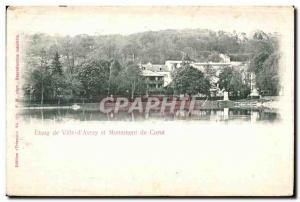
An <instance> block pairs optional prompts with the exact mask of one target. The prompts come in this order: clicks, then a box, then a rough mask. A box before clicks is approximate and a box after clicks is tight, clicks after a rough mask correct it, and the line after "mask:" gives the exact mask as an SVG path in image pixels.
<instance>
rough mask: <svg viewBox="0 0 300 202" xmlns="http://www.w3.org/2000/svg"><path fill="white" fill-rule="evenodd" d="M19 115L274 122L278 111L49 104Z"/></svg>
mask: <svg viewBox="0 0 300 202" xmlns="http://www.w3.org/2000/svg"><path fill="white" fill-rule="evenodd" d="M19 115H20V117H21V119H22V120H23V121H25V122H31V121H47V120H50V121H54V122H66V121H74V120H75V121H87V122H88V121H149V120H163V121H176V120H186V121H189V120H193V121H195V120H197V121H211V122H230V121H243V122H257V121H258V122H263V121H266V122H274V121H279V120H280V114H279V113H277V112H276V111H274V110H269V109H241V108H223V109H201V110H195V111H193V112H192V113H189V112H188V111H187V110H176V111H175V112H174V113H168V112H165V113H161V112H160V111H158V110H157V111H150V112H149V113H139V112H138V111H136V112H133V113H128V112H119V113H116V114H115V113H108V114H105V113H102V112H100V111H99V110H96V109H78V110H74V109H72V108H51V109H47V108H44V109H22V110H20V111H19Z"/></svg>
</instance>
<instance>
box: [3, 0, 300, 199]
mask: <svg viewBox="0 0 300 202" xmlns="http://www.w3.org/2000/svg"><path fill="white" fill-rule="evenodd" d="M299 2H300V1H299V0H298V1H297V0H244V1H233V0H213V1H209V0H206V1H197V0H185V1H184V0H165V1H162V0H148V1H143V2H141V1H137V0H104V1H96V0H62V1H51V0H43V1H42V0H27V1H24V0H23V1H22V0H2V1H1V2H0V5H1V7H0V15H1V17H0V30H1V31H0V46H1V48H0V112H1V113H0V136H1V139H0V158H1V162H0V165H1V166H0V190H1V194H0V201H8V200H9V198H7V197H6V196H5V135H6V133H5V83H6V81H5V80H6V78H5V10H6V9H5V6H6V5H210V6H217V5H273V6H276V5H294V6H295V7H296V8H298V15H299V8H300V3H299ZM297 27H299V20H297ZM298 43H299V40H298ZM298 43H297V44H296V45H297V47H298ZM296 57H297V58H299V51H298V53H297V56H296ZM296 68H297V69H298V67H296ZM299 72H300V71H299V70H298V71H297V77H298V78H299V75H300V73H299ZM299 89H300V88H299V85H298V88H297V90H298V91H297V94H299V93H300V90H299ZM298 104H299V100H298ZM298 112H299V109H298V111H297V113H298ZM298 123H299V119H298ZM298 123H297V125H298ZM297 140H298V141H299V137H298V138H297ZM297 145H298V142H297ZM297 157H299V154H298V155H297ZM298 160H299V159H297V162H299V161H298ZM297 187H299V185H298V186H297ZM297 193H298V194H299V190H297ZM45 200H51V199H45ZM61 200H63V199H59V201H61ZM78 200H79V201H85V200H87V199H78ZM103 200H107V199H103ZM123 200H124V199H123ZM127 200H130V199H127ZM160 200H161V199H160ZM177 200H180V199H177ZM214 200H217V199H212V200H209V201H214ZM240 200H242V199H240ZM256 200H257V199H256ZM287 200H289V199H282V201H287ZM27 201H38V200H36V199H27Z"/></svg>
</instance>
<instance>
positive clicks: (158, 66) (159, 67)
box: [141, 63, 169, 72]
mask: <svg viewBox="0 0 300 202" xmlns="http://www.w3.org/2000/svg"><path fill="white" fill-rule="evenodd" d="M141 66H142V67H144V68H145V69H146V70H150V71H154V72H168V71H169V70H168V68H167V66H165V65H161V64H151V63H148V64H142V65H141Z"/></svg>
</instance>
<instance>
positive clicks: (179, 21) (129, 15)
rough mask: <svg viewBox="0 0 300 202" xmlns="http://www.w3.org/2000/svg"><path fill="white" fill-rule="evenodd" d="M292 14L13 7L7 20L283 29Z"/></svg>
mask: <svg viewBox="0 0 300 202" xmlns="http://www.w3.org/2000/svg"><path fill="white" fill-rule="evenodd" d="M11 11H13V12H11ZM292 14H293V9H292V7H284V8H282V7H281V8H280V7H182V6H181V7H180V6H177V7H176V6H173V7H162V6H160V7H146V6H144V7H122V6H121V7H117V6H114V7H108V6H107V7H11V8H10V9H9V10H8V21H9V20H10V19H13V18H14V19H16V21H14V24H13V25H11V23H7V24H8V25H11V26H13V29H16V31H18V32H26V33H37V32H41V33H47V34H51V35H53V34H60V35H71V36H74V35H77V34H89V35H95V34H101V35H102V34H125V35H126V34H131V33H136V32H143V31H150V30H151V31H156V30H165V29H185V28H189V29H196V28H201V29H211V30H214V31H218V30H224V31H229V32H232V31H234V30H235V31H237V32H246V33H251V32H253V31H255V30H263V31H265V32H279V33H280V32H281V31H284V30H283V28H284V24H285V23H290V19H291V15H292Z"/></svg>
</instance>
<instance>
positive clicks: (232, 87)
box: [218, 67, 250, 97]
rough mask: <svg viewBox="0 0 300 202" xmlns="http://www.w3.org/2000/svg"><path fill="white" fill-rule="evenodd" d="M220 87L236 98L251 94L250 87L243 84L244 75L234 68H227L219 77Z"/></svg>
mask: <svg viewBox="0 0 300 202" xmlns="http://www.w3.org/2000/svg"><path fill="white" fill-rule="evenodd" d="M218 83H219V87H220V89H224V90H226V91H228V92H231V93H232V94H233V95H234V96H242V97H246V96H247V95H248V94H249V93H250V87H249V85H248V84H247V83H244V82H243V79H242V75H241V73H240V72H239V71H237V70H234V69H233V68H232V67H225V68H224V69H223V70H222V72H221V73H220V75H219V82H218Z"/></svg>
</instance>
